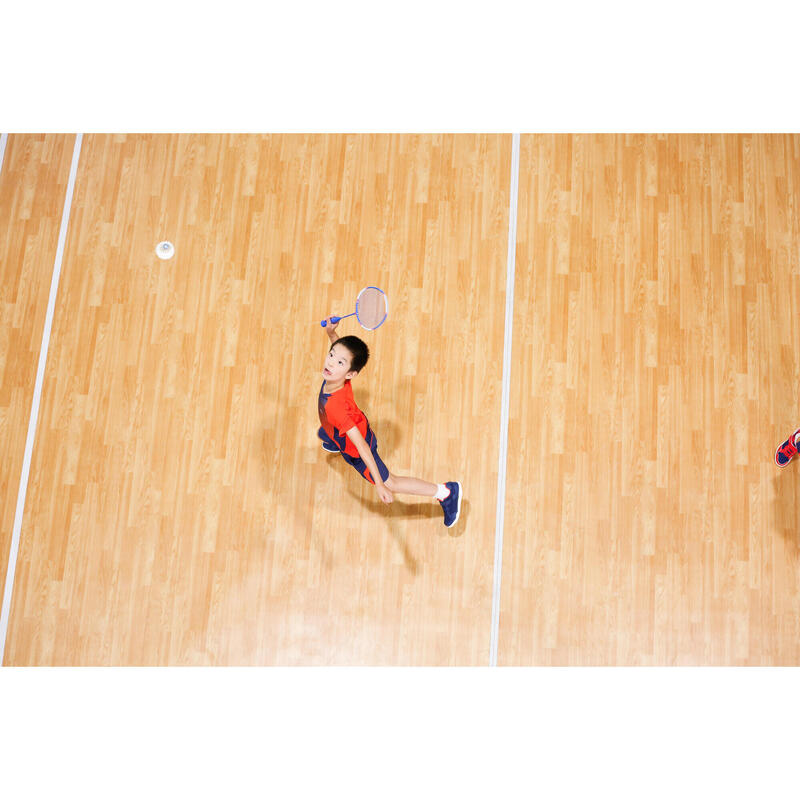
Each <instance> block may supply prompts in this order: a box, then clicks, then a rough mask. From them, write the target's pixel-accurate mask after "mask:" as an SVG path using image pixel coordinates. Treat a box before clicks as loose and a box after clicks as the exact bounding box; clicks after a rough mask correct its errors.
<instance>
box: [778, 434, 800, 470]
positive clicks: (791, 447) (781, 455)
mask: <svg viewBox="0 0 800 800" xmlns="http://www.w3.org/2000/svg"><path fill="white" fill-rule="evenodd" d="M799 434H800V428H798V429H797V430H796V431H795V432H794V433H793V434H792V435H791V436H790V437H789V438H788V439H787V440H786V441H785V442H784V443H783V444H782V445H781V446H780V447H779V448H778V449H777V450H776V451H775V463H776V464H777V465H778V466H779V467H785V466H786V465H787V464H788V463H789V462H790V461H791V460H792V459H793V458H794V457H795V456H796V455H797V445H796V444H795V440H796V439H797V437H798V435H799Z"/></svg>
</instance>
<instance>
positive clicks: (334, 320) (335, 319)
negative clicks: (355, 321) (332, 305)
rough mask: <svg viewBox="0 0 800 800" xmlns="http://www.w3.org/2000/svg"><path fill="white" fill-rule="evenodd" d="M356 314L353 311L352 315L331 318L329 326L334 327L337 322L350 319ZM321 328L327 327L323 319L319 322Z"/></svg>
mask: <svg viewBox="0 0 800 800" xmlns="http://www.w3.org/2000/svg"><path fill="white" fill-rule="evenodd" d="M355 313H356V312H355V311H354V312H353V313H352V314H345V315H344V317H331V325H335V324H336V323H337V322H339V320H342V319H345V317H352V316H353V315H354V314H355ZM320 325H322V327H323V328H327V327H328V320H326V319H324V320H322V322H320Z"/></svg>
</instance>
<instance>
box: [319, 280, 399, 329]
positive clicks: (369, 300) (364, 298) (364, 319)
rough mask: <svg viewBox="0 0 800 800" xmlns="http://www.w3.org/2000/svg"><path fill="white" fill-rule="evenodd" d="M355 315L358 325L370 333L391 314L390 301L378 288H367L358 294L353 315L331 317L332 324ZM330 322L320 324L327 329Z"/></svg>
mask: <svg viewBox="0 0 800 800" xmlns="http://www.w3.org/2000/svg"><path fill="white" fill-rule="evenodd" d="M353 314H355V317H356V319H357V320H358V324H359V325H361V327H362V328H364V329H366V330H368V331H374V330H375V329H376V328H380V326H381V325H383V323H384V322H386V317H387V316H388V314H389V301H388V300H387V299H386V294H385V293H384V292H383V291H382V290H381V289H379V288H378V287H377V286H367V287H365V288H364V289H362V290H361V291H360V292H359V293H358V297H356V310H355V311H354V312H353V313H352V314H345V315H344V316H343V317H331V324H333V325H335V324H336V323H337V322H338V321H339V320H340V319H345V317H352V316H353ZM327 324H328V320H326V319H324V320H322V322H320V325H322V327H323V328H324V327H326V326H327Z"/></svg>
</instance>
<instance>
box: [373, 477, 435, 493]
mask: <svg viewBox="0 0 800 800" xmlns="http://www.w3.org/2000/svg"><path fill="white" fill-rule="evenodd" d="M384 483H385V484H386V488H387V489H388V490H389V491H390V492H399V493H400V494H419V495H422V496H423V497H436V484H435V483H428V482H427V481H421V480H420V479H419V478H398V477H397V475H391V474H390V475H389V480H388V481H384Z"/></svg>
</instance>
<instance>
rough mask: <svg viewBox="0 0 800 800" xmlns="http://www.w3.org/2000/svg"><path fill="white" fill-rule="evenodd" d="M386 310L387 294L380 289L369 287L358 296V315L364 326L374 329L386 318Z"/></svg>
mask: <svg viewBox="0 0 800 800" xmlns="http://www.w3.org/2000/svg"><path fill="white" fill-rule="evenodd" d="M386 312H387V305H386V295H384V293H383V292H382V291H381V290H380V289H375V288H373V287H369V288H367V289H364V291H363V292H361V294H360V295H359V296H358V300H357V301H356V317H357V318H358V321H359V323H360V324H361V325H362V326H363V327H365V328H368V329H370V330H374V329H375V328H377V327H378V326H379V325H380V324H381V323H382V322H383V320H384V319H386Z"/></svg>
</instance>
